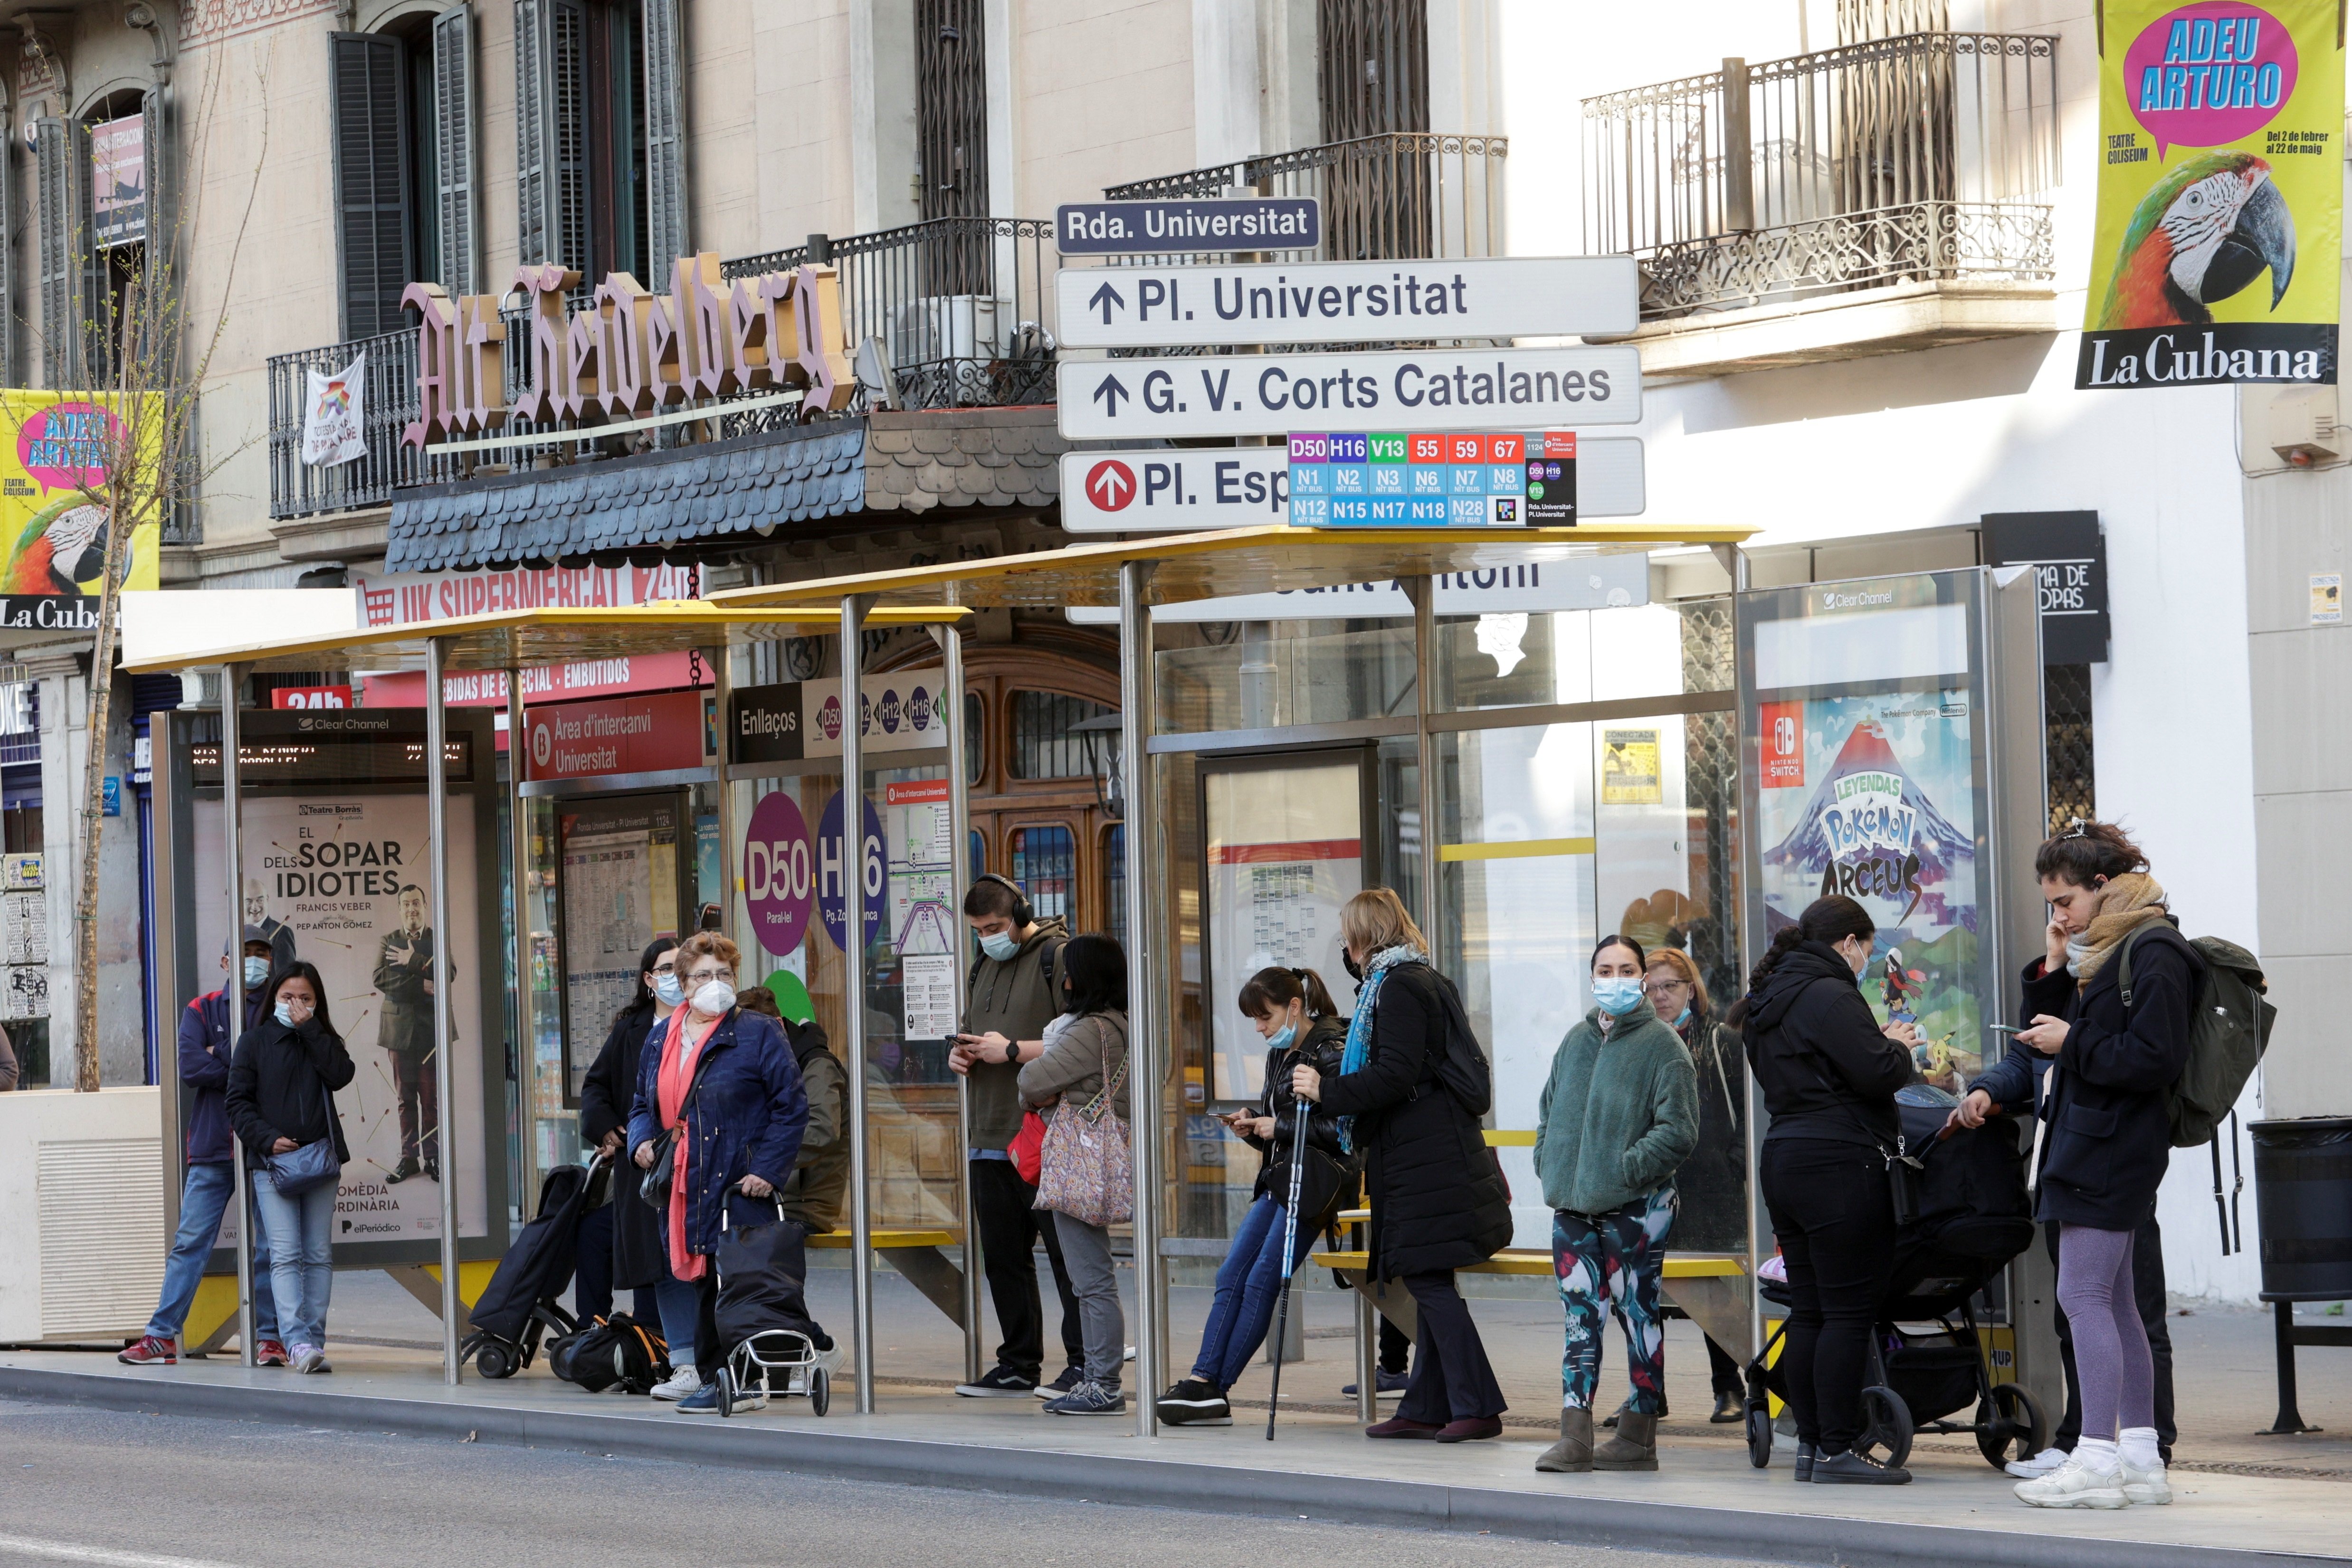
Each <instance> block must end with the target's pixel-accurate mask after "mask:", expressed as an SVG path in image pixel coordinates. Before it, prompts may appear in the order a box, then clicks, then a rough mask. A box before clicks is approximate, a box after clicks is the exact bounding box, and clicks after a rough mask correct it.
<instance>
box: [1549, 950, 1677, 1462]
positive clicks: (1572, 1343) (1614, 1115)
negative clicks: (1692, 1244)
mask: <svg viewBox="0 0 2352 1568" xmlns="http://www.w3.org/2000/svg"><path fill="white" fill-rule="evenodd" d="M1643 961H1644V960H1643V952H1642V947H1641V944H1639V943H1637V942H1635V941H1633V939H1632V938H1631V937H1628V936H1608V937H1604V938H1602V940H1601V946H1599V947H1597V948H1595V949H1594V950H1593V954H1592V995H1593V999H1594V1000H1595V1001H1596V1002H1597V1003H1599V1005H1598V1006H1597V1007H1595V1008H1594V1009H1592V1011H1591V1013H1590V1014H1588V1015H1586V1017H1585V1019H1584V1021H1583V1022H1582V1023H1580V1024H1578V1025H1577V1026H1576V1027H1575V1028H1574V1029H1572V1030H1570V1031H1569V1034H1568V1038H1567V1039H1566V1040H1562V1041H1560V1044H1559V1052H1558V1053H1557V1054H1556V1055H1554V1056H1553V1057H1552V1061H1551V1077H1550V1079H1549V1081H1548V1082H1546V1083H1545V1084H1544V1091H1543V1098H1542V1100H1541V1101H1540V1102H1539V1103H1538V1106H1537V1111H1536V1129H1537V1130H1536V1175H1537V1176H1538V1178H1540V1179H1541V1181H1542V1182H1543V1192H1544V1202H1546V1203H1547V1204H1549V1205H1550V1206H1551V1208H1552V1224H1551V1254H1552V1263H1553V1267H1554V1271H1555V1272H1556V1273H1557V1274H1558V1275H1559V1299H1560V1301H1561V1303H1562V1304H1563V1305H1564V1306H1565V1307H1566V1308H1567V1311H1568V1349H1567V1353H1566V1354H1565V1355H1564V1356H1563V1357H1562V1358H1561V1362H1560V1383H1561V1393H1562V1396H1561V1406H1560V1412H1559V1442H1557V1443H1554V1444H1553V1445H1552V1446H1551V1447H1550V1448H1547V1449H1545V1450H1544V1452H1543V1455H1542V1457H1541V1458H1538V1459H1537V1460H1536V1469H1538V1470H1548V1471H1555V1472H1559V1471H1580V1470H1591V1469H1603V1470H1654V1469H1657V1468H1658V1415H1659V1413H1660V1411H1661V1410H1663V1409H1664V1405H1665V1372H1666V1341H1665V1324H1664V1322H1663V1321H1662V1319H1661V1317H1660V1313H1659V1300H1658V1281H1659V1273H1660V1270H1661V1269H1662V1267H1663V1266H1664V1262H1665V1252H1664V1247H1665V1239H1666V1231H1667V1229H1668V1228H1670V1227H1672V1226H1673V1224H1674V1221H1675V1188H1674V1174H1675V1166H1679V1165H1681V1164H1682V1163H1683V1159H1684V1156H1685V1155H1688V1154H1689V1153H1690V1152H1691V1150H1692V1148H1693V1147H1694V1146H1696V1144H1697V1143H1698V1075H1697V1072H1696V1070H1695V1069H1694V1068H1693V1067H1692V1065H1691V1054H1690V1049H1689V1047H1687V1046H1685V1045H1684V1044H1683V1042H1682V1037H1681V1036H1679V1035H1677V1034H1675V1031H1674V1030H1673V1028H1672V1027H1671V1026H1669V1025H1668V1024H1667V1023H1665V1022H1664V1020H1663V1019H1660V1018H1659V1017H1658V1015H1657V1014H1656V1013H1655V1012H1654V1011H1653V1010H1652V1009H1651V1007H1650V1004H1649V1002H1648V1001H1647V1000H1646V999H1645V998H1643V994H1642V976H1643ZM1604 1308H1606V1309H1608V1310H1611V1311H1613V1312H1615V1313H1616V1314H1617V1321H1618V1322H1621V1323H1622V1324H1623V1325H1624V1328H1625V1353H1626V1358H1627V1360H1628V1362H1629V1363H1630V1365H1629V1368H1628V1370H1629V1371H1630V1372H1631V1374H1632V1376H1633V1397H1632V1398H1631V1399H1630V1400H1629V1401H1628V1402H1627V1404H1626V1407H1625V1409H1624V1411H1623V1412H1622V1414H1621V1415H1620V1416H1619V1417H1618V1421H1617V1431H1616V1433H1615V1435H1614V1436H1612V1437H1611V1438H1610V1439H1609V1440H1608V1441H1607V1442H1606V1443H1603V1444H1602V1445H1601V1447H1600V1448H1599V1449H1598V1450H1596V1449H1595V1448H1593V1446H1592V1396H1593V1391H1594V1389H1595V1388H1596V1387H1597V1386H1598V1385H1599V1384H1600V1381H1601V1318H1602V1312H1603V1309H1604Z"/></svg>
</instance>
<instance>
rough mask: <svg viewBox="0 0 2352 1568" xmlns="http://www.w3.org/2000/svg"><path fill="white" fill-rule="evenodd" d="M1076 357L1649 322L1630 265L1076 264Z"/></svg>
mask: <svg viewBox="0 0 2352 1568" xmlns="http://www.w3.org/2000/svg"><path fill="white" fill-rule="evenodd" d="M1055 288H1056V289H1057V290H1058V291H1059V294H1060V305H1061V314H1060V316H1059V317H1058V318H1057V319H1058V320H1059V322H1060V325H1061V334H1062V342H1063V344H1064V345H1065V346H1066V347H1068V348H1073V349H1194V348H1214V347H1216V346H1218V345H1220V344H1224V343H1382V342H1387V343H1392V342H1395V341H1396V340H1399V339H1401V338H1402V339H1405V340H1419V339H1428V338H1437V339H1454V338H1524V337H1547V338H1567V337H1580V336H1582V335H1584V334H1586V333H1616V332H1631V331H1632V330H1633V329H1634V328H1635V327H1636V326H1637V325H1639V308H1640V294H1641V277H1640V273H1639V271H1638V270H1637V269H1636V267H1635V266H1634V263H1633V257H1632V256H1503V257H1491V258H1482V259H1478V260H1465V261H1326V262H1302V263H1300V264H1298V265H1297V266H1294V267H1281V266H1264V267H1064V268H1063V269H1062V270H1061V272H1060V273H1059V274H1057V275H1056V277H1055Z"/></svg>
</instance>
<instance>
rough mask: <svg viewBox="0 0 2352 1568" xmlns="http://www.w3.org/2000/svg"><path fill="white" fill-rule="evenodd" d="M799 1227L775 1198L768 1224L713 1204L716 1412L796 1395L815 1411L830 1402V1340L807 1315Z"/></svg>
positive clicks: (723, 1413)
mask: <svg viewBox="0 0 2352 1568" xmlns="http://www.w3.org/2000/svg"><path fill="white" fill-rule="evenodd" d="M806 1245H807V1232H805V1231H803V1229H802V1228H800V1226H799V1225H798V1224H796V1223H795V1222H793V1221H792V1220H790V1219H787V1218H784V1210H783V1206H782V1204H778V1205H777V1206H776V1218H775V1222H774V1223H773V1224H770V1225H757V1226H746V1227H735V1226H732V1225H730V1223H729V1218H728V1215H727V1205H725V1204H724V1203H722V1204H721V1205H720V1206H719V1250H718V1252H717V1254H716V1255H715V1256H713V1258H712V1259H711V1264H712V1267H714V1268H716V1269H717V1270H719V1300H718V1301H717V1302H716V1303H715V1304H714V1306H713V1309H712V1314H711V1315H712V1319H713V1321H714V1322H715V1324H716V1326H717V1327H718V1330H719V1344H720V1345H721V1346H722V1347H723V1349H724V1354H723V1355H722V1356H721V1357H720V1364H719V1375H718V1378H717V1382H718V1385H719V1414H720V1415H721V1416H732V1415H734V1414H735V1413H736V1412H737V1411H739V1410H757V1409H760V1408H761V1407H763V1406H765V1405H766V1404H767V1401H768V1396H770V1395H780V1396H792V1395H799V1396H804V1397H806V1398H807V1400H808V1402H809V1408H810V1409H811V1410H812V1411H814V1412H815V1413H816V1414H817V1415H819V1416H822V1415H824V1412H825V1408H826V1406H829V1405H830V1404H832V1402H833V1387H832V1381H833V1380H832V1368H833V1364H834V1355H833V1341H832V1339H831V1338H830V1337H829V1336H828V1335H827V1334H826V1333H825V1332H824V1329H822V1328H820V1327H818V1326H817V1322H816V1320H815V1319H814V1318H812V1317H810V1316H809V1311H808V1293H807V1290H806V1286H807V1282H808V1254H807V1250H806Z"/></svg>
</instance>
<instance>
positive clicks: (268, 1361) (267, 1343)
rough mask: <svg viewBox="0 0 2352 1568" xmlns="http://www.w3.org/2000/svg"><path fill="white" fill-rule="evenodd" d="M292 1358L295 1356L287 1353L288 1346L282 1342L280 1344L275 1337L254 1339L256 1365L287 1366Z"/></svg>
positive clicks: (254, 1362) (254, 1361)
mask: <svg viewBox="0 0 2352 1568" xmlns="http://www.w3.org/2000/svg"><path fill="white" fill-rule="evenodd" d="M292 1360H293V1357H291V1356H289V1355H288V1354H286V1347H285V1346H284V1345H282V1344H279V1343H278V1342H277V1341H276V1340H274V1339H264V1340H256V1341H254V1343H253V1364H254V1365H256V1366H285V1365H288V1364H290V1363H291V1362H292Z"/></svg>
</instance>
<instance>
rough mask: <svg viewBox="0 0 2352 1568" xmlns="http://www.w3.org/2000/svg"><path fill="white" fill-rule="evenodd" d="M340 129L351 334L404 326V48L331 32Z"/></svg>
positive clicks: (342, 241) (346, 320)
mask: <svg viewBox="0 0 2352 1568" xmlns="http://www.w3.org/2000/svg"><path fill="white" fill-rule="evenodd" d="M328 43H329V47H330V48H331V50H332V61H331V64H332V69H331V73H330V86H331V95H332V99H333V111H332V112H333V122H334V127H335V246H336V250H337V252H338V257H337V259H338V260H339V262H340V263H341V268H340V270H341V277H342V282H343V297H342V311H343V336H344V338H346V339H352V338H373V337H374V336H376V335H377V334H378V333H382V332H395V331H398V330H399V329H400V328H401V325H402V322H401V311H400V296H401V293H402V291H403V290H404V289H405V288H407V287H408V222H407V217H408V214H407V204H406V203H405V201H404V194H405V193H406V190H407V184H408V181H407V173H408V170H407V162H408V138H407V135H406V134H405V132H406V130H407V117H408V103H407V98H408V95H407V94H406V93H404V92H403V91H402V90H401V82H400V78H401V69H400V64H401V43H400V40H399V39H397V38H387V37H382V36H381V35H378V34H374V33H331V34H329V35H328Z"/></svg>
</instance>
